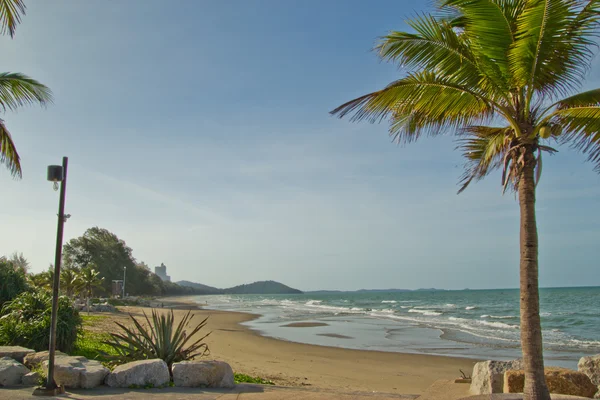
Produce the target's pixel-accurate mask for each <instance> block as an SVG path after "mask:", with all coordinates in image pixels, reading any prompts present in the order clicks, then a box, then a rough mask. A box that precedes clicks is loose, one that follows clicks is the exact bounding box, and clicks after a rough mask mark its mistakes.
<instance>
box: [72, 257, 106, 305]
mask: <svg viewBox="0 0 600 400" xmlns="http://www.w3.org/2000/svg"><path fill="white" fill-rule="evenodd" d="M99 275H100V272H98V271H96V269H95V265H94V264H91V263H90V264H88V266H87V267H84V268H82V269H81V272H80V273H79V276H78V281H79V285H78V289H79V292H80V293H81V294H82V295H83V296H85V298H86V299H87V310H88V314H89V312H90V299H91V298H92V296H93V294H94V289H97V288H101V287H102V281H103V280H104V278H101V277H100V276H99Z"/></svg>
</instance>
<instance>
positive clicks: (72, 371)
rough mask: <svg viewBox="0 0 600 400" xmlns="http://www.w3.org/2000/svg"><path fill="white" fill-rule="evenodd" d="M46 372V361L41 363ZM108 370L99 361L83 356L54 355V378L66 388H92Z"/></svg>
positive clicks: (98, 383) (102, 379) (102, 378)
mask: <svg viewBox="0 0 600 400" xmlns="http://www.w3.org/2000/svg"><path fill="white" fill-rule="evenodd" d="M42 365H43V367H44V371H45V372H46V373H48V361H47V360H46V361H44V362H43V363H42ZM109 372H110V371H109V370H108V368H106V367H105V366H104V365H102V364H101V363H100V362H99V361H96V360H88V359H87V358H85V357H81V356H77V357H64V356H61V357H56V358H55V359H54V380H55V381H56V383H57V384H59V385H63V386H64V387H67V388H73V389H75V388H81V389H92V388H95V387H96V386H100V385H102V383H103V382H104V378H106V375H108V373H109Z"/></svg>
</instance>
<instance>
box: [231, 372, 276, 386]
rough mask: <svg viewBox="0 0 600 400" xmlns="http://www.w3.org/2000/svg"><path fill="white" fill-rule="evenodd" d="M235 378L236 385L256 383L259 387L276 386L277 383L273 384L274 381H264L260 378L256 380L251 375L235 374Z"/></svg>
mask: <svg viewBox="0 0 600 400" xmlns="http://www.w3.org/2000/svg"><path fill="white" fill-rule="evenodd" d="M233 378H234V382H235V383H255V384H258V385H274V384H275V383H273V381H270V380H267V379H263V378H260V377H256V378H254V377H252V376H250V375H245V374H238V373H235V374H233Z"/></svg>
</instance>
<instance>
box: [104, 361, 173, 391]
mask: <svg viewBox="0 0 600 400" xmlns="http://www.w3.org/2000/svg"><path fill="white" fill-rule="evenodd" d="M170 380H171V377H170V375H169V367H167V363H165V362H164V361H163V360H160V359H154V360H142V361H134V362H130V363H127V364H123V365H119V366H118V367H117V368H115V369H114V370H113V372H111V373H110V374H108V376H107V377H106V384H107V385H108V386H111V387H121V388H127V387H130V386H141V387H144V386H148V385H151V386H154V387H158V386H163V385H166V384H168V383H169V381H170Z"/></svg>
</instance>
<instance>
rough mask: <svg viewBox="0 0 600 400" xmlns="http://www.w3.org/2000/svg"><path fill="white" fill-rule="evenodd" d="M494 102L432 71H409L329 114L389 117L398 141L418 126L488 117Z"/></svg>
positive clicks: (374, 119)
mask: <svg viewBox="0 0 600 400" xmlns="http://www.w3.org/2000/svg"><path fill="white" fill-rule="evenodd" d="M493 110H494V105H493V102H492V101H491V100H489V99H487V98H486V97H484V96H483V95H481V94H479V93H477V92H476V91H474V90H472V89H469V88H466V87H464V86H462V85H459V84H456V83H454V82H452V81H450V80H449V79H447V78H443V77H439V76H437V75H436V74H434V73H432V72H420V73H416V74H410V75H409V76H407V77H406V78H403V79H400V80H397V81H395V82H393V83H391V84H390V85H388V86H387V87H386V88H385V89H383V90H380V91H378V92H373V93H370V94H367V95H365V96H361V97H359V98H357V99H354V100H351V101H349V102H347V103H345V104H342V105H341V106H339V107H337V108H336V109H335V110H333V111H331V114H333V115H337V116H338V117H339V118H343V117H345V116H346V115H349V114H353V115H352V117H351V120H352V121H360V120H368V121H370V122H380V121H381V120H383V119H385V118H389V119H390V122H391V129H390V134H391V135H393V136H394V137H395V138H396V139H397V140H399V141H411V140H412V139H414V138H413V135H414V133H415V132H416V131H417V130H422V129H427V128H435V129H438V130H437V131H434V132H430V133H432V134H437V133H441V132H440V131H439V129H442V128H444V127H446V128H458V127H461V126H464V125H468V124H470V123H472V122H474V121H480V120H484V119H485V118H487V117H488V116H489V115H491V113H492V112H493Z"/></svg>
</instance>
